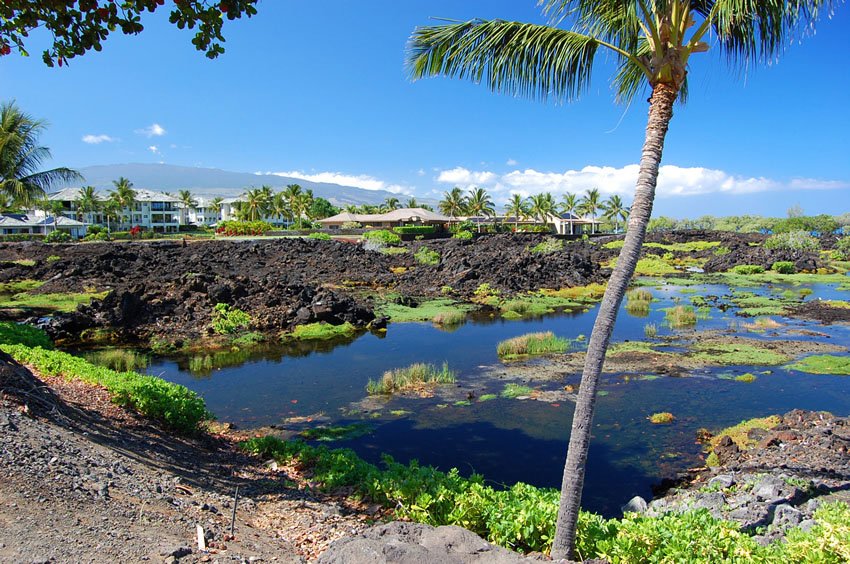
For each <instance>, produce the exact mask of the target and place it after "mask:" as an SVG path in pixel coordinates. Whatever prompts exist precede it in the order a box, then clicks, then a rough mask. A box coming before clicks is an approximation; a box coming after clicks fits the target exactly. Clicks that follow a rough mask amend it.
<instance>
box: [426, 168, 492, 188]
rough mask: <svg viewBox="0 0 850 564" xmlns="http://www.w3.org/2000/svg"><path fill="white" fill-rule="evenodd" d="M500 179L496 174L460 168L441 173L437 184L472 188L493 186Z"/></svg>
mask: <svg viewBox="0 0 850 564" xmlns="http://www.w3.org/2000/svg"><path fill="white" fill-rule="evenodd" d="M498 178H499V177H498V175H497V174H496V173H494V172H486V171H485V172H476V171H473V170H468V169H465V168H463V167H461V166H459V167H457V168H453V169H451V170H443V171H440V174H439V175H438V176H437V182H445V183H447V184H462V185H465V186H471V185H473V184H491V183H493V182H495V181H496V180H497V179H498Z"/></svg>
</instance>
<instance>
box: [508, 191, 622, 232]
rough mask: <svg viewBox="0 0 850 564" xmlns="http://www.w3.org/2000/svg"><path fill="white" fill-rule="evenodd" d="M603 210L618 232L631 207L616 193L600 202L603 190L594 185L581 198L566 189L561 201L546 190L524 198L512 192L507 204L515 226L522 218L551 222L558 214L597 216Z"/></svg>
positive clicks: (603, 214)
mask: <svg viewBox="0 0 850 564" xmlns="http://www.w3.org/2000/svg"><path fill="white" fill-rule="evenodd" d="M600 211H601V212H602V217H603V218H605V219H607V220H608V221H610V222H611V223H612V224H613V225H614V232H619V222H620V220H622V221H624V222H625V220H626V219H627V218H628V217H629V208H628V207H626V206H625V205H624V204H623V200H622V198H620V196H618V195H616V194H614V195H612V196H611V197H609V198H608V199H607V200H605V201H604V202H600V193H599V190H598V189H596V188H592V189H590V190H588V191H587V192H585V194H584V195H583V196H581V197H579V196H578V195H576V194H572V193H570V192H567V193H566V194H564V196H563V198H562V201H561V202H560V203H557V202H555V199H554V198H553V197H552V194H551V193H549V192H543V193H541V194H534V195H532V196H530V197H528V198H523V197H522V196H521V195H519V194H512V195H511V199H510V200H509V201H508V203H507V205H506V206H505V213H507V215H508V216H510V217H513V218H514V226H515V227H516V226H518V225H519V221H520V220H524V219H534V220H537V221H540V222H541V223H548V221H549V217H550V216H552V215H555V214H557V213H567V214H570V215H571V216H581V217H592V218H593V219H596V218H597V214H598V213H599V212H600ZM572 234H573V224H572V223H570V235H572Z"/></svg>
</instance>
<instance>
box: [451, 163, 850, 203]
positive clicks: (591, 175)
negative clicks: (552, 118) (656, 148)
mask: <svg viewBox="0 0 850 564" xmlns="http://www.w3.org/2000/svg"><path fill="white" fill-rule="evenodd" d="M638 170H639V168H638V165H636V164H635V165H627V166H624V167H620V168H616V167H611V166H586V167H584V168H582V169H580V170H567V171H565V172H541V171H537V170H534V169H526V170H515V171H513V172H509V173H507V174H503V175H498V174H496V173H493V172H486V171H484V172H472V171H468V170H466V169H464V168H460V167H458V168H454V169H450V170H444V171H441V172H440V173H439V174H438V177H437V180H438V181H439V182H442V183H445V184H481V185H484V186H486V187H487V189H488V190H490V191H491V192H492V193H493V195H494V197H495V198H496V199H497V200H505V199H507V198H508V197H509V195H510V194H513V193H516V194H521V195H523V196H529V195H531V194H535V193H539V192H552V193H553V194H554V195H560V194H563V193H565V192H573V193H579V192H584V191H585V190H588V189H589V188H598V189H599V191H600V192H601V193H602V194H603V195H606V196H608V195H611V194H619V195H621V196H631V195H632V194H633V193H634V188H635V182H636V181H637V177H638ZM840 188H850V183H848V182H844V181H833V180H817V179H809V178H795V179H792V180H790V181H779V180H774V179H770V178H765V177H746V176H735V175H732V174H729V173H728V172H725V171H722V170H717V169H710V168H703V167H680V166H675V165H664V166H662V167H661V168H660V169H659V174H658V186H657V194H658V196H659V197H662V198H663V197H675V196H695V195H700V194H713V193H717V194H751V193H756V192H766V191H768V190H771V191H776V190H799V189H819V190H824V189H840Z"/></svg>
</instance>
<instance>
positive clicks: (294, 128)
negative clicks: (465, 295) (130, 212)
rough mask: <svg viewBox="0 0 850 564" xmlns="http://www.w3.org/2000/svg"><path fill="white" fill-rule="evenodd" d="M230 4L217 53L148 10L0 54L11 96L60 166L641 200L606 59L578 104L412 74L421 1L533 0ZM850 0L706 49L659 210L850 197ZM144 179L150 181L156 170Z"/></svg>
mask: <svg viewBox="0 0 850 564" xmlns="http://www.w3.org/2000/svg"><path fill="white" fill-rule="evenodd" d="M258 8H259V14H258V15H257V16H256V17H254V18H252V19H250V20H243V21H238V22H226V25H225V36H226V38H227V44H226V48H227V52H226V53H225V54H224V55H223V56H222V57H220V58H219V59H217V60H215V61H210V60H207V59H206V58H205V57H204V56H203V54H202V53H199V52H196V51H195V50H194V48H193V47H192V45H191V43H190V39H191V34H190V33H189V32H187V31H181V30H178V29H176V28H174V27H173V26H171V25H169V24H168V23H167V13H166V12H162V13H159V14H154V15H150V16H148V17H146V18H145V20H144V22H145V25H146V29H145V31H144V32H143V33H142V34H141V35H139V36H135V37H124V36H121V35H114V36H112V37H110V38H109V39H108V40H107V42H106V43H105V46H104V50H103V51H102V52H100V53H96V52H90V53H88V54H86V55H85V56H83V57H80V58H77V59H74V60H72V61H71V65H70V66H69V67H66V68H61V69H60V68H53V69H50V68H47V67H45V66H44V64H43V63H42V62H41V59H40V56H39V55H40V52H41V47H42V46H43V45H44V43H43V41H44V39H45V38H44V37H40V36H38V35H34V36H33V38H32V42H31V43H30V44H29V47H30V51H31V52H32V53H33V56H32V57H30V58H23V57H20V56H18V55H11V56H7V57H2V58H0V89H2V99H4V100H6V99H10V98H15V99H16V100H17V102H18V104H19V105H20V106H21V107H22V108H23V109H24V110H25V111H27V112H29V113H31V114H33V115H35V116H37V117H42V118H45V119H46V120H48V121H49V122H50V128H49V130H48V131H47V133H46V134H45V135H44V137H43V139H42V141H43V143H44V144H46V145H47V146H49V147H50V148H51V149H52V151H53V155H54V163H53V164H54V165H57V166H59V165H63V166H64V165H67V166H73V167H83V166H88V165H94V164H114V163H124V162H165V163H169V164H180V165H188V166H205V167H215V168H222V169H226V170H234V171H243V172H281V173H289V174H291V175H296V176H299V175H300V176H301V177H304V178H311V179H316V180H323V181H338V182H340V183H344V184H349V185H355V186H361V187H364V188H382V189H389V190H392V191H398V192H400V193H412V194H415V195H417V196H420V197H422V196H425V197H435V196H438V195H439V194H440V193H442V192H443V191H445V190H447V189H449V188H451V187H452V186H454V185H459V186H462V187H467V186H470V185H473V184H474V185H480V186H484V187H485V188H487V189H488V190H490V192H491V193H493V194H494V195H495V196H496V200H497V202H501V201H504V200H505V199H506V198H507V197H508V195H509V194H510V193H511V192H520V193H523V194H529V193H534V192H538V191H543V190H550V191H553V192H555V193H558V194H560V193H563V192H564V191H565V190H570V191H583V190H584V189H586V188H590V187H593V186H597V187H599V188H600V189H601V190H602V191H603V193H605V194H611V193H618V194H622V195H624V196H625V197H626V200H628V199H629V197H628V195H629V194H630V193H631V191H632V184H633V181H634V176H635V167H634V165H635V163H637V160H638V158H639V156H640V148H641V144H642V142H643V134H644V127H645V123H646V111H647V106H646V103H645V97H639V98H638V99H637V100H635V102H634V103H633V104H632V105H631V106H630V107H624V106H618V105H616V104H614V102H613V94H612V92H611V90H610V88H609V76H610V70H611V67H610V65H608V64H606V63H604V62H603V63H602V64H599V65H598V67H597V69H596V75H595V80H594V84H593V86H592V88H591V90H590V91H589V92H588V93H587V94H585V95H584V96H583V98H582V99H581V100H580V101H579V102H577V103H574V104H570V105H557V104H554V103H552V102H549V103H545V104H544V103H540V102H536V101H530V100H525V99H517V98H512V97H509V96H504V95H496V94H493V93H490V92H489V91H488V90H487V89H486V88H484V87H482V86H480V85H475V84H472V83H469V82H466V81H461V80H454V79H445V78H436V79H429V80H425V81H420V82H417V83H412V82H410V81H409V80H408V78H407V76H406V73H405V69H404V66H403V59H404V49H405V43H406V40H407V38H408V36H409V35H410V33H411V31H412V30H413V28H414V27H415V26H417V25H427V24H429V22H431V23H433V20H430V19H429V18H430V17H432V16H435V17H446V18H453V19H469V18H473V17H482V18H494V17H500V18H504V19H516V20H523V21H532V22H541V23H542V22H543V21H544V19H543V17H542V16H541V14H540V12H539V11H538V9H537V7H536V5H535V2H534V1H533V0H528V1H522V0H467V1H464V2H456V1H449V0H437V1H434V0H429V1H425V0H405V1H404V2H398V1H391V0H380V1H378V0H368V1H366V2H350V1H342V0H328V1H322V2H318V1H313V2H307V1H305V0H274V1H271V0H265V1H263V2H261V3H260V4H259V7H258ZM848 32H850V9H848V6H847V5H842V6H839V8H838V9H837V11H836V14H835V16H834V17H833V18H832V19H829V20H823V21H822V22H820V25H819V27H818V31H817V34H816V35H814V36H812V37H808V38H805V39H804V40H803V42H802V44H799V45H793V46H792V47H791V48H790V49H789V50H788V52H787V53H786V55H785V56H784V57H783V58H782V59H781V60H780V61H779V62H778V63H776V64H774V65H771V66H769V67H761V68H757V69H754V70H751V71H750V72H748V73H741V72H739V71H729V70H728V69H727V68H726V66H725V65H724V64H723V61H722V59H721V58H720V57H719V56H718V55H717V54H716V53H714V54H712V53H709V54H707V55H699V56H695V57H694V59H693V60H692V67H691V72H690V78H691V99H690V101H689V102H688V104H687V105H685V106H683V107H678V108H677V110H676V115H675V116H674V118H673V123H672V126H671V130H670V133H669V134H668V137H667V145H666V149H665V153H664V161H663V164H664V165H665V168H664V169H662V177H661V181H660V186H659V197H658V200H657V204H656V215H659V214H668V215H674V216H678V217H686V216H697V215H701V214H703V213H715V214H731V213H736V214H737V213H760V214H768V215H783V214H784V213H785V210H786V209H787V208H788V207H790V206H792V205H794V204H800V205H801V206H802V207H803V208H804V210H805V211H806V212H807V213H823V212H826V213H842V212H846V211H850V197H848V194H850V158H848V155H850V134H848V131H849V130H850V117H849V116H850V111H848V107H850V77H848V73H847V72H846V68H847V65H846V57H847V52H848V48H850V33H848ZM149 188H154V189H155V188H156V187H155V186H151V187H149Z"/></svg>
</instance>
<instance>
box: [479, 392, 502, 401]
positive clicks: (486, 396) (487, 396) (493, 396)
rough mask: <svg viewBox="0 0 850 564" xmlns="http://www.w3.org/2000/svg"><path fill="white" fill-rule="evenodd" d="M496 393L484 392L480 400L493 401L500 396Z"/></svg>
mask: <svg viewBox="0 0 850 564" xmlns="http://www.w3.org/2000/svg"><path fill="white" fill-rule="evenodd" d="M498 397H499V396H497V395H496V394H482V395H481V397H479V398H478V401H493V400H494V399H496V398H498Z"/></svg>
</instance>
